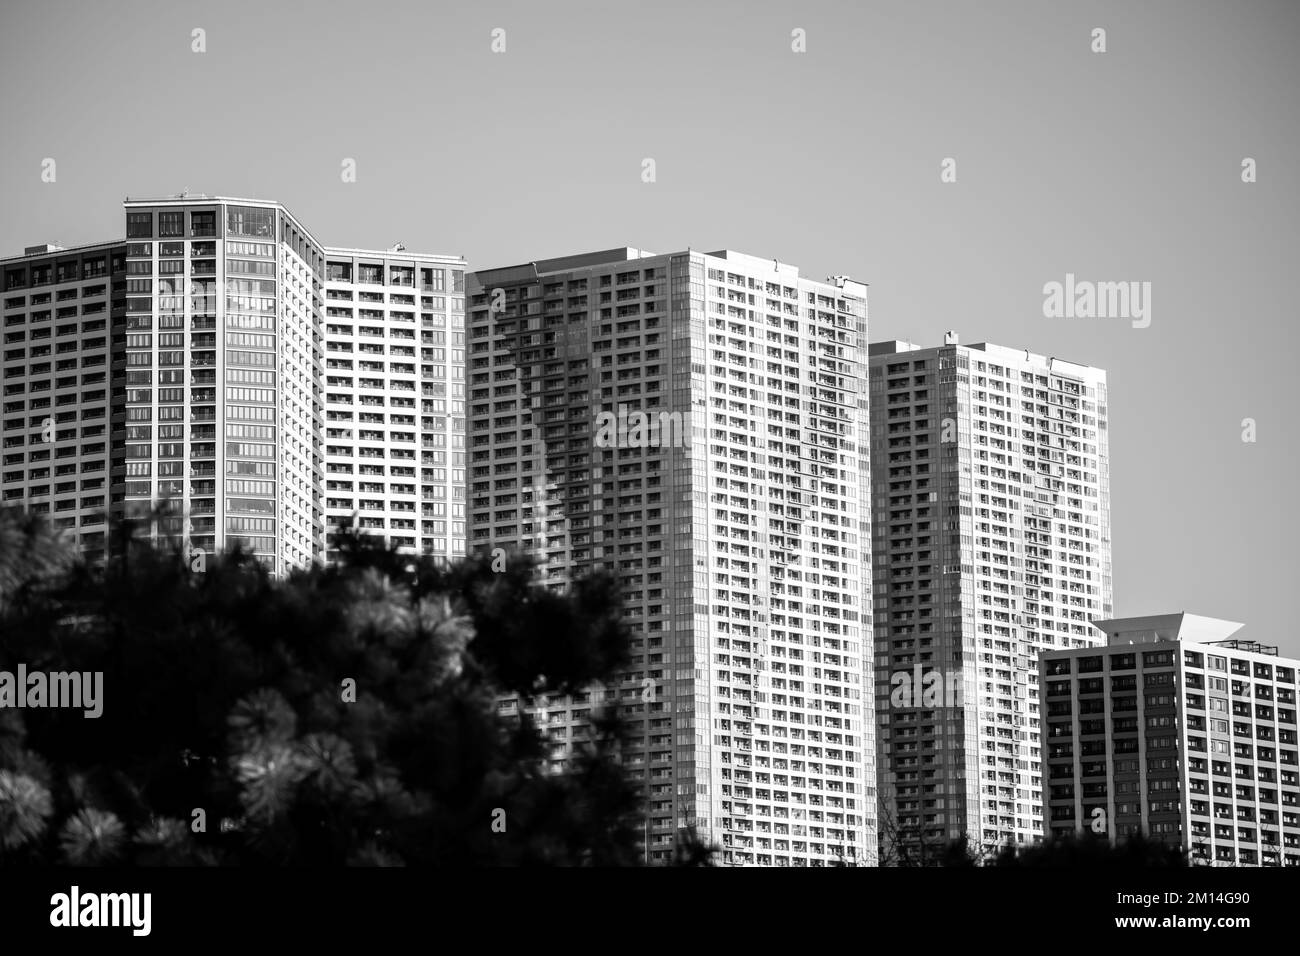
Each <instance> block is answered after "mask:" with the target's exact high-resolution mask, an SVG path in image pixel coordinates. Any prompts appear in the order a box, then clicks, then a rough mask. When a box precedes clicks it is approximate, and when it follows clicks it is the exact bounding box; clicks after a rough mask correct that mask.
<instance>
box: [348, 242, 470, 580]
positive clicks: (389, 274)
mask: <svg viewBox="0 0 1300 956" xmlns="http://www.w3.org/2000/svg"><path fill="white" fill-rule="evenodd" d="M325 255H326V267H325V302H324V312H325V316H324V331H325V390H324V399H325V448H324V452H325V455H324V457H325V514H326V522H327V523H328V525H329V526H330V527H336V526H337V525H338V524H339V522H340V521H342V520H343V519H349V518H350V519H353V520H354V521H355V523H356V524H357V525H358V526H359V527H360V528H362V529H363V530H365V531H366V532H367V533H370V534H379V535H383V536H384V537H385V539H386V540H387V541H388V542H389V543H390V544H394V545H397V546H398V547H400V548H402V549H405V550H408V551H411V552H413V553H423V554H433V555H437V556H439V557H444V558H448V559H455V558H460V557H463V556H464V555H465V261H464V260H463V259H461V258H459V257H453V256H437V255H422V254H418V253H410V252H406V251H405V250H400V251H399V250H393V251H389V252H386V253H379V252H367V251H365V250H360V249H335V248H329V249H326V250H325ZM330 554H331V556H332V552H330Z"/></svg>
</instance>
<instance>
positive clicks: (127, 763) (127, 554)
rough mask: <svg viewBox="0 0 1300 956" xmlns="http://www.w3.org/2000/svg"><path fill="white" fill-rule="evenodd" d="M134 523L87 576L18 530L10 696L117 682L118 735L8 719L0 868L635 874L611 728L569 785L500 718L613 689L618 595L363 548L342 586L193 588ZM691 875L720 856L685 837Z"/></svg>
mask: <svg viewBox="0 0 1300 956" xmlns="http://www.w3.org/2000/svg"><path fill="white" fill-rule="evenodd" d="M141 530H142V528H141V527H140V526H137V525H134V524H132V523H130V522H123V523H121V524H120V525H119V526H117V527H115V529H114V531H113V540H114V541H115V544H116V547H115V548H113V549H111V553H112V554H114V555H115V556H113V557H110V558H109V559H108V560H107V562H106V563H105V564H104V565H103V566H101V567H88V566H87V565H86V564H85V563H83V562H82V561H81V560H80V559H79V558H78V557H77V556H76V554H75V552H74V551H73V550H72V548H71V546H70V545H69V544H68V543H67V542H64V541H61V540H59V539H58V538H57V536H55V535H53V534H52V533H51V532H50V531H49V529H48V526H46V525H45V524H44V522H42V521H41V520H39V519H34V518H30V517H27V516H24V515H21V514H18V513H15V512H13V511H5V512H0V670H7V671H10V672H13V671H14V670H15V668H16V665H17V664H18V663H20V662H21V663H24V664H26V666H27V669H28V671H29V672H30V671H35V670H41V671H46V672H55V671H73V672H102V673H103V685H102V686H103V713H102V716H100V717H99V718H95V719H90V718H86V717H85V716H84V715H83V713H82V712H81V711H79V710H68V709H27V710H7V709H6V710H0V863H3V864H14V863H60V864H71V865H100V864H115V865H150V866H153V865H192V864H211V865H289V864H292V865H323V866H338V865H363V866H404V865H409V866H419V865H426V866H479V865H637V864H639V863H640V862H641V860H642V850H641V848H640V847H639V845H638V840H639V839H640V838H641V835H642V827H641V821H642V816H641V812H642V807H641V804H640V800H641V797H640V788H639V787H638V786H637V785H635V784H634V783H633V782H632V781H631V780H630V779H629V778H628V777H627V775H626V773H625V771H624V768H623V767H622V765H621V764H620V763H619V762H618V759H617V758H618V753H619V749H620V747H621V744H622V740H623V734H624V730H623V727H622V725H621V724H620V722H619V721H618V719H617V717H616V716H614V715H604V716H601V717H600V718H598V719H597V720H596V722H595V724H594V727H593V733H592V740H591V743H590V745H589V746H588V748H587V749H586V751H584V752H582V753H581V754H579V755H578V756H577V757H576V758H575V759H574V760H573V761H572V766H570V767H569V768H568V769H567V771H566V772H564V773H552V772H549V771H548V764H549V759H548V758H549V746H550V745H549V742H548V740H547V737H546V735H545V733H544V732H543V730H542V729H541V728H538V727H537V726H535V725H534V724H533V723H532V722H531V721H530V720H529V719H528V718H527V717H526V716H525V717H523V718H521V719H515V720H509V719H506V718H504V717H502V716H501V715H500V714H499V710H498V700H499V697H500V695H501V694H503V693H517V694H522V695H526V696H528V697H532V696H535V695H538V694H546V693H568V692H571V691H577V690H580V689H583V688H585V687H587V686H589V685H590V684H591V683H592V682H595V681H606V680H614V679H616V677H617V673H618V671H619V669H620V668H621V667H622V666H623V665H625V663H626V662H627V659H628V647H629V641H630V635H629V633H628V630H627V627H626V625H625V624H624V623H623V620H622V616H621V611H620V606H619V600H618V596H617V589H616V586H615V583H614V582H613V580H612V579H610V578H608V577H604V576H593V577H590V578H587V579H585V580H583V581H580V582H578V583H577V584H576V585H575V586H574V588H573V589H572V592H571V593H569V594H565V595H557V594H553V593H551V592H549V591H547V590H545V589H543V588H540V587H538V586H537V585H536V584H535V569H534V567H533V565H532V564H531V563H530V562H529V561H528V560H526V559H524V558H522V557H516V558H514V559H512V560H511V561H510V562H509V563H508V566H507V567H506V569H505V571H504V572H501V573H494V572H493V571H492V569H491V566H490V565H489V564H488V563H487V562H484V561H477V560H472V559H469V560H465V561H462V562H459V563H457V564H454V565H452V566H450V567H444V566H441V565H439V564H438V563H437V562H435V561H434V560H432V559H427V558H423V559H415V558H412V557H410V556H407V555H402V554H399V553H397V552H396V551H392V550H388V549H386V548H384V547H383V545H382V543H380V542H376V541H375V540H374V539H373V538H369V537H366V536H364V535H359V534H356V533H354V532H353V531H351V530H350V529H345V530H344V531H343V532H342V533H341V534H340V536H339V539H338V541H337V545H338V547H339V550H340V552H341V554H342V558H341V561H340V563H339V564H338V565H336V566H331V567H328V568H324V567H314V568H312V569H310V570H307V571H298V572H294V573H292V574H291V575H289V576H288V577H287V578H285V579H283V580H277V579H274V578H272V577H270V576H269V575H268V574H267V573H266V572H265V571H264V570H263V568H262V567H261V565H260V564H258V563H257V562H256V561H255V560H253V559H252V558H251V557H250V556H249V555H247V554H244V553H242V552H241V551H239V550H237V549H236V550H234V551H232V552H230V553H228V554H225V555H219V556H215V557H212V558H209V559H208V561H207V563H206V567H205V568H204V570H202V571H201V572H198V571H195V570H192V569H191V567H190V564H189V563H188V561H187V560H186V559H185V556H184V555H183V554H182V553H181V552H180V550H179V549H168V548H167V547H165V546H155V545H153V544H151V543H149V541H148V540H147V539H145V538H144V537H142V535H141V534H140V532H141ZM679 859H680V861H681V862H683V863H690V864H699V863H708V862H709V861H710V859H711V854H710V852H709V851H708V849H707V848H704V847H701V846H699V844H698V841H695V840H694V839H693V838H691V837H689V836H688V837H687V839H686V840H685V843H684V848H683V851H682V852H681V853H680V854H679Z"/></svg>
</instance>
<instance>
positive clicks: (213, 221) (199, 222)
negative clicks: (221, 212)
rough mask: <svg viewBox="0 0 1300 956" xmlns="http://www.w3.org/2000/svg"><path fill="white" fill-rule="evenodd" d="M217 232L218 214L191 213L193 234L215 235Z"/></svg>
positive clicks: (191, 233)
mask: <svg viewBox="0 0 1300 956" xmlns="http://www.w3.org/2000/svg"><path fill="white" fill-rule="evenodd" d="M216 234H217V214H216V213H215V212H192V213H190V235H191V236H215V235H216Z"/></svg>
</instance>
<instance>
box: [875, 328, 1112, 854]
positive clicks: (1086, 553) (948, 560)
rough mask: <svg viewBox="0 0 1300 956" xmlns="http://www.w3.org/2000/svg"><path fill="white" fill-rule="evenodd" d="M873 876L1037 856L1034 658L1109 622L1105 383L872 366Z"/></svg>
mask: <svg viewBox="0 0 1300 956" xmlns="http://www.w3.org/2000/svg"><path fill="white" fill-rule="evenodd" d="M869 361H870V367H871V371H870V376H871V401H870V408H871V472H872V498H873V500H872V511H873V514H872V520H871V525H872V531H873V546H872V550H873V553H874V573H875V580H874V583H873V592H874V597H875V613H874V621H875V660H876V711H877V722H878V727H879V736H878V761H877V763H878V767H879V774H880V778H879V779H880V797H881V800H880V816H881V821H880V833H881V853H882V862H883V863H885V864H890V863H899V864H901V863H919V862H924V861H925V859H926V857H927V856H934V855H937V854H938V853H939V852H940V851H941V850H942V849H943V847H944V846H945V845H947V844H948V843H949V842H951V841H953V840H957V839H962V838H964V839H966V840H967V841H968V842H969V845H970V846H971V847H972V848H992V847H995V846H999V845H1007V844H1023V843H1031V842H1034V841H1036V840H1038V839H1040V838H1041V834H1042V830H1043V802H1042V775H1041V761H1042V739H1041V737H1042V731H1041V714H1040V702H1039V694H1038V686H1037V682H1038V678H1037V674H1038V655H1039V653H1041V652H1043V651H1047V650H1054V649H1057V648H1062V647H1066V648H1070V647H1081V646H1091V645H1093V644H1096V643H1098V641H1099V638H1098V637H1097V636H1096V635H1095V631H1093V629H1092V626H1091V623H1090V622H1091V620H1092V619H1094V618H1097V617H1105V616H1109V614H1110V611H1111V600H1112V597H1111V565H1110V517H1109V516H1110V491H1109V457H1108V450H1107V446H1108V442H1107V420H1106V419H1107V409H1106V375H1105V372H1104V371H1102V370H1100V369H1096V368H1091V367H1088V366H1082V365H1075V364H1072V363H1069V362H1064V361H1062V360H1060V359H1056V358H1048V357H1045V356H1041V355H1035V354H1033V353H1030V352H1028V351H1026V350H1022V349H1009V348H1004V347H1002V346H996V345H990V344H978V345H972V346H961V345H960V344H958V341H957V336H956V335H955V334H954V333H948V335H947V336H946V337H945V343H944V344H943V345H942V346H938V347H933V348H920V347H917V346H914V345H911V344H910V343H903V342H883V343H873V344H872V345H871V346H870V360H869Z"/></svg>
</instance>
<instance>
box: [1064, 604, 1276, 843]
mask: <svg viewBox="0 0 1300 956" xmlns="http://www.w3.org/2000/svg"><path fill="white" fill-rule="evenodd" d="M1096 626H1097V627H1098V628H1099V629H1100V630H1101V631H1103V632H1104V633H1105V636H1106V638H1107V643H1106V645H1105V646H1104V647H1098V648H1074V649H1071V650H1062V649H1058V650H1055V651H1052V652H1049V653H1045V654H1044V655H1043V657H1042V659H1041V660H1040V662H1039V666H1040V680H1041V681H1042V684H1043V687H1044V702H1045V705H1046V735H1047V738H1046V746H1047V752H1046V761H1045V773H1046V775H1047V781H1046V783H1047V788H1048V800H1047V809H1048V813H1047V818H1046V820H1045V821H1044V833H1045V834H1046V835H1048V836H1055V837H1065V836H1070V835H1073V834H1075V833H1077V832H1080V831H1083V830H1090V831H1092V832H1094V833H1097V834H1105V835H1106V836H1107V837H1108V838H1109V839H1111V840H1119V839H1122V838H1124V837H1127V836H1131V835H1133V834H1136V833H1142V834H1144V835H1146V836H1149V837H1153V838H1155V839H1158V840H1162V841H1164V842H1166V843H1170V844H1173V845H1175V846H1178V847H1180V848H1181V849H1182V850H1183V851H1184V852H1185V853H1187V855H1188V858H1189V859H1190V860H1191V861H1193V862H1195V863H1200V864H1206V865H1212V866H1234V865H1239V866H1300V758H1298V751H1297V738H1296V734H1297V726H1296V694H1297V692H1298V691H1300V686H1298V685H1297V681H1296V677H1297V670H1298V669H1300V661H1295V660H1291V659H1287V658H1282V657H1279V656H1278V654H1277V648H1276V647H1270V646H1267V645H1262V644H1258V643H1256V642H1252V641H1241V640H1232V639H1230V637H1231V635H1232V634H1233V633H1235V632H1236V631H1237V630H1238V629H1239V628H1240V627H1241V625H1240V624H1235V623H1233V622H1231V621H1220V620H1217V619H1215V618H1206V617H1198V616H1196V615H1193V614H1185V613H1180V614H1164V615H1156V616H1151V617H1137V618H1124V619H1118V620H1107V621H1098V622H1097V623H1096Z"/></svg>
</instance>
